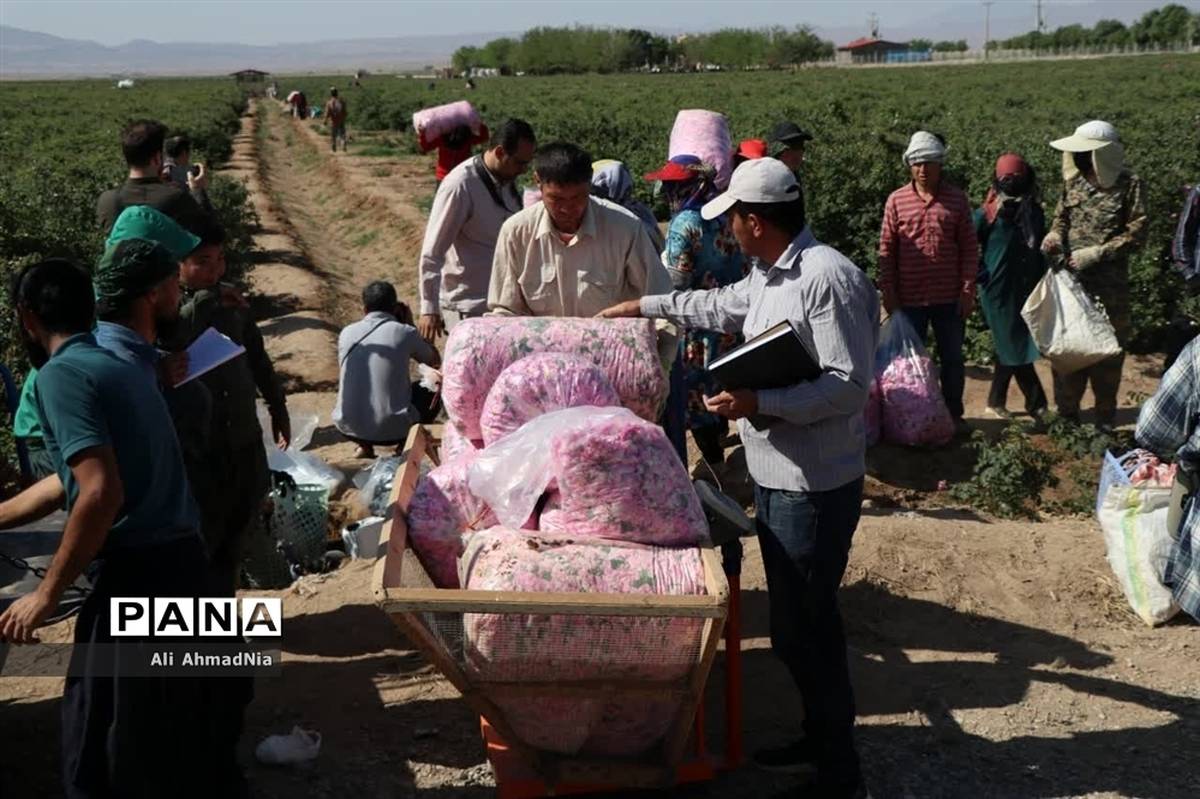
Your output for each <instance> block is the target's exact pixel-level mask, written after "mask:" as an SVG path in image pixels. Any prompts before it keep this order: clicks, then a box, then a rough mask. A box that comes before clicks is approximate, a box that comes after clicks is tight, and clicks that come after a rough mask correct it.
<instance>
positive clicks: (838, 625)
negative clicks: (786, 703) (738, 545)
mask: <svg viewBox="0 0 1200 799" xmlns="http://www.w3.org/2000/svg"><path fill="white" fill-rule="evenodd" d="M754 491H755V501H756V503H757V505H758V517H757V521H758V542H759V546H760V547H761V549H762V559H763V567H764V569H765V571H766V575H767V592H768V596H769V602H770V613H771V622H770V627H771V648H772V649H774V651H775V654H776V655H777V656H778V657H779V658H780V659H781V660H782V661H783V662H784V664H785V665H786V666H787V667H788V670H789V671H790V672H791V674H792V679H794V680H795V681H796V685H797V687H799V689H800V695H801V699H802V700H803V702H804V732H805V736H806V737H807V738H808V740H809V741H810V742H811V743H812V745H813V746H814V747H815V751H816V755H817V777H818V782H819V783H820V784H821V785H823V786H827V787H828V788H846V787H853V786H856V785H857V784H858V783H859V781H860V780H861V776H862V775H861V772H860V770H859V763H858V753H857V752H856V751H855V747H854V713H855V711H854V690H853V688H851V686H850V670H849V667H848V666H847V663H846V637H845V634H844V633H843V631H842V617H841V613H840V612H839V611H838V601H837V591H838V586H839V585H840V584H841V582H842V575H843V574H844V573H845V571H846V562H847V561H848V560H849V557H850V542H851V539H852V538H853V537H854V529H855V528H856V527H857V526H858V518H859V514H860V513H861V509H862V494H863V478H861V477H860V478H858V479H857V480H855V481H853V482H850V483H847V484H846V485H844V486H841V487H840V488H835V489H833V490H832V491H809V492H802V491H782V490H778V489H772V488H761V487H758V486H755V489H754Z"/></svg>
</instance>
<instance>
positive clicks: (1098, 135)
mask: <svg viewBox="0 0 1200 799" xmlns="http://www.w3.org/2000/svg"><path fill="white" fill-rule="evenodd" d="M1120 142H1121V137H1120V136H1118V135H1117V129H1116V128H1114V127H1113V126H1112V125H1111V124H1110V123H1108V122H1105V121H1104V120H1102V119H1093V120H1092V121H1091V122H1084V123H1083V124H1082V125H1080V126H1079V127H1077V128H1075V132H1074V133H1072V134H1071V135H1070V136H1067V137H1065V138H1062V139H1055V140H1054V141H1052V142H1050V146H1051V147H1053V148H1054V149H1055V150H1062V151H1063V152H1064V153H1090V152H1092V151H1093V150H1099V149H1100V148H1101V147H1107V146H1108V145H1110V144H1119V143H1120Z"/></svg>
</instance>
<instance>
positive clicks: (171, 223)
mask: <svg viewBox="0 0 1200 799" xmlns="http://www.w3.org/2000/svg"><path fill="white" fill-rule="evenodd" d="M126 239H146V240H148V241H153V242H157V243H159V244H161V245H162V246H163V247H165V248H166V250H167V252H168V253H170V254H171V257H172V258H174V259H175V261H176V262H178V261H182V260H183V259H184V258H187V257H188V255H190V254H191V252H192V250H194V249H196V248H197V247H199V246H200V238H199V237H198V236H193V235H192V234H191V233H189V232H188V231H187V230H185V229H184V228H183V227H181V226H180V224H179V223H178V222H176V221H175V220H174V219H172V218H171V217H169V216H167V215H166V214H164V213H163V212H162V211H159V210H158V209H157V208H152V207H150V206H149V205H131V206H129V207H128V208H126V209H125V210H124V211H122V212H121V215H120V216H118V217H117V220H116V221H115V222H113V227H112V231H111V232H110V233H109V234H108V240H107V241H106V242H105V245H106V246H108V247H111V246H113V245H114V244H117V243H118V242H121V241H124V240H126Z"/></svg>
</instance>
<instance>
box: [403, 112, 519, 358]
mask: <svg viewBox="0 0 1200 799" xmlns="http://www.w3.org/2000/svg"><path fill="white" fill-rule="evenodd" d="M534 146H535V141H534V135H533V128H531V127H530V126H529V123H527V122H523V121H521V120H519V119H510V120H508V121H507V122H505V123H504V124H503V125H502V126H501V127H500V128H498V129H497V130H496V131H495V133H494V134H493V135H492V143H491V147H490V148H489V149H488V150H487V151H486V152H484V153H483V154H482V155H479V156H476V157H474V158H468V159H467V160H466V161H463V162H462V163H461V164H459V165H458V166H456V167H455V168H454V169H452V170H450V174H448V175H446V177H445V179H444V180H443V181H442V182H441V184H440V185H439V186H438V190H437V195H436V196H435V197H434V199H433V207H432V208H431V209H430V211H429V223H428V225H427V226H426V228H425V241H424V243H423V244H422V245H421V262H420V267H419V273H420V279H419V281H418V283H417V292H418V295H419V297H418V298H419V300H420V308H419V312H420V319H419V320H418V321H417V330H419V331H420V333H421V337H422V338H424V339H425V340H426V341H428V342H429V343H431V344H432V343H433V341H434V339H436V338H437V336H438V335H440V334H444V333H446V332H448V331H449V329H451V328H453V327H454V325H455V324H456V323H458V322H459V321H460V320H462V319H469V318H470V317H473V316H482V315H483V314H484V312H485V311H487V290H488V281H489V279H490V277H491V272H492V259H493V257H494V254H495V249H496V237H497V236H498V235H499V234H500V227H501V225H503V224H504V223H505V221H507V220H508V219H509V217H511V216H512V215H513V214H515V213H516V212H517V211H519V210H521V197H520V195H518V194H517V190H516V187H515V185H514V183H513V181H514V180H516V178H517V177H518V176H520V175H521V174H523V173H524V172H525V170H526V169H527V168H528V167H529V164H530V163H531V162H532V161H533V153H534Z"/></svg>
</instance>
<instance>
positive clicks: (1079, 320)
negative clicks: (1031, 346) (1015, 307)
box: [1021, 269, 1121, 374]
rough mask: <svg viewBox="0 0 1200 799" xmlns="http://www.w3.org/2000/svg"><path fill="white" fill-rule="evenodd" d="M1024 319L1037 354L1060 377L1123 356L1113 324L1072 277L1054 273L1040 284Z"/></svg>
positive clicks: (1026, 306) (1064, 271) (1027, 306)
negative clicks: (1039, 353) (1038, 353)
mask: <svg viewBox="0 0 1200 799" xmlns="http://www.w3.org/2000/svg"><path fill="white" fill-rule="evenodd" d="M1021 318H1022V319H1024V320H1025V324H1026V325H1027V326H1028V327H1029V332H1030V333H1031V334H1032V335H1033V340H1034V343H1036V344H1037V348H1038V351H1039V352H1041V353H1042V355H1044V356H1045V357H1046V359H1047V360H1049V361H1050V363H1052V364H1053V365H1054V369H1055V370H1056V371H1057V372H1059V373H1060V374H1070V373H1071V372H1077V371H1079V370H1080V369H1085V368H1087V367H1089V366H1091V365H1092V364H1095V363H1099V362H1100V361H1103V360H1104V359H1105V358H1111V357H1112V356H1114V355H1119V354H1120V353H1121V345H1120V343H1119V342H1118V341H1117V334H1116V332H1114V331H1113V326H1112V324H1111V323H1110V322H1109V321H1108V317H1107V316H1106V315H1105V314H1104V312H1103V311H1102V310H1100V309H1099V308H1097V307H1096V305H1095V303H1094V302H1092V298H1091V297H1089V296H1088V293H1087V291H1086V290H1084V288H1083V286H1082V285H1081V284H1080V283H1079V281H1078V280H1077V279H1076V278H1075V276H1074V275H1073V274H1071V273H1070V272H1068V271H1067V270H1065V269H1060V270H1058V271H1054V270H1051V271H1049V272H1047V273H1046V275H1045V276H1044V277H1043V278H1042V279H1041V280H1040V281H1038V284H1037V285H1036V286H1034V288H1033V291H1032V292H1031V293H1030V295H1029V299H1027V300H1025V306H1024V307H1023V308H1021Z"/></svg>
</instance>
